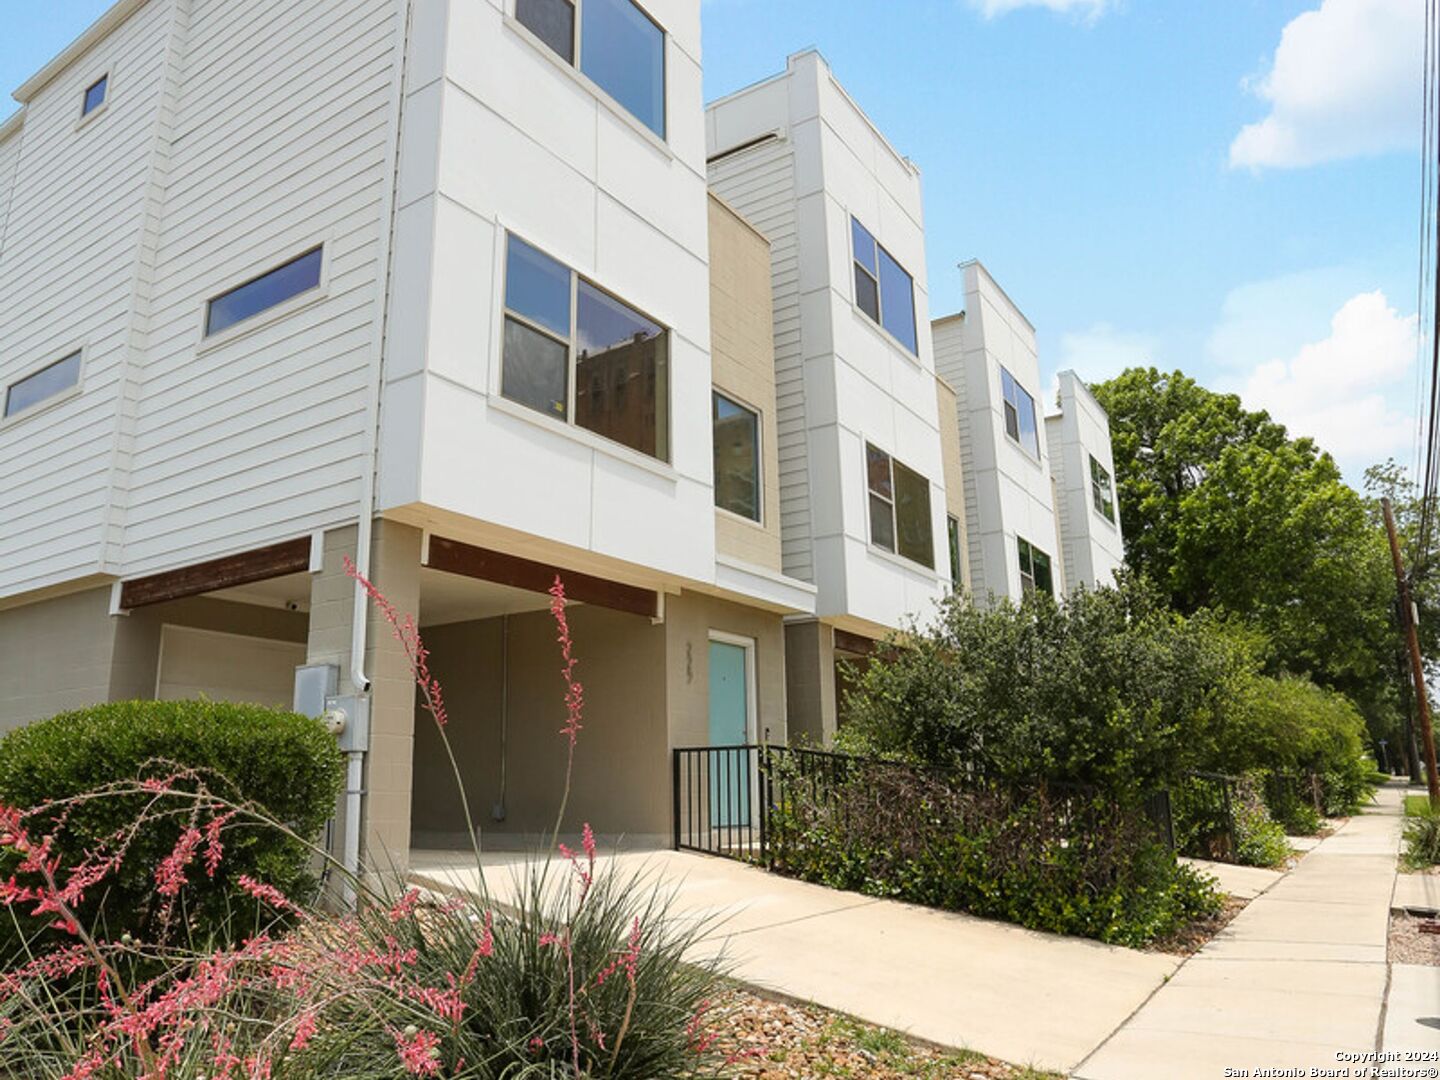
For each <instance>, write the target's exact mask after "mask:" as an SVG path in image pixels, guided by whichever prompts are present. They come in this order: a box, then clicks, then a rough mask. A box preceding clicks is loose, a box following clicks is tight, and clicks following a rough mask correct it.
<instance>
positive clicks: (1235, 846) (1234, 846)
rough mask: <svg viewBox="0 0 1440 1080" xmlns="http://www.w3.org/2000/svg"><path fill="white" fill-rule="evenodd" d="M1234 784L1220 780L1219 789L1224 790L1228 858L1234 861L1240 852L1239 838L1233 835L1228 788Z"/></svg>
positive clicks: (1233, 812) (1233, 828) (1233, 809)
mask: <svg viewBox="0 0 1440 1080" xmlns="http://www.w3.org/2000/svg"><path fill="white" fill-rule="evenodd" d="M1233 786H1234V782H1233V781H1231V780H1228V779H1227V780H1224V781H1222V782H1221V790H1222V791H1224V792H1225V831H1226V832H1227V833H1228V834H1229V836H1230V859H1231V861H1234V860H1235V859H1236V858H1238V857H1239V854H1240V838H1239V837H1238V836H1236V835H1235V808H1234V805H1233V804H1232V803H1231V801H1230V789H1231V788H1232V787H1233Z"/></svg>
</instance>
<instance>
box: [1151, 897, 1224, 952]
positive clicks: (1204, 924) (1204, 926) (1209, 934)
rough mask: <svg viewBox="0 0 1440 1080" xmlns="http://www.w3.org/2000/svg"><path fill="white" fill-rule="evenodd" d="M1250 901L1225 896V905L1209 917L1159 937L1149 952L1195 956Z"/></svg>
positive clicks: (1152, 943) (1153, 942)
mask: <svg viewBox="0 0 1440 1080" xmlns="http://www.w3.org/2000/svg"><path fill="white" fill-rule="evenodd" d="M1249 902H1250V901H1248V900H1240V899H1237V898H1236V897H1233V896H1226V897H1225V906H1224V907H1222V908H1221V909H1220V912H1219V913H1218V914H1216V915H1211V916H1210V917H1209V918H1208V919H1198V920H1196V921H1195V922H1193V923H1191V924H1190V925H1189V926H1187V927H1185V928H1184V929H1182V930H1178V931H1176V932H1175V933H1173V934H1171V935H1170V936H1169V937H1164V938H1159V939H1158V940H1156V941H1152V942H1151V943H1150V946H1149V948H1148V949H1147V950H1146V951H1147V952H1162V953H1170V954H1171V955H1172V956H1194V955H1195V954H1196V953H1197V952H1199V951H1200V950H1201V949H1203V948H1204V947H1205V945H1206V944H1207V943H1208V942H1209V941H1210V939H1211V938H1213V937H1214V936H1215V935H1216V934H1218V933H1220V931H1221V930H1224V929H1225V927H1227V926H1229V925H1230V921H1231V920H1232V919H1234V918H1235V916H1236V915H1239V914H1240V912H1242V911H1244V910H1245V905H1246V904H1248V903H1249Z"/></svg>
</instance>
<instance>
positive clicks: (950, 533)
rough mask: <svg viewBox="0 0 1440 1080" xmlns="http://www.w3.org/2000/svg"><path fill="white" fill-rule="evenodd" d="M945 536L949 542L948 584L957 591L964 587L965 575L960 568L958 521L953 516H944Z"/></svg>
mask: <svg viewBox="0 0 1440 1080" xmlns="http://www.w3.org/2000/svg"><path fill="white" fill-rule="evenodd" d="M945 535H946V537H947V539H948V540H949V541H950V584H951V585H953V586H955V588H956V590H957V591H958V590H960V589H963V588H964V587H965V582H964V576H965V575H964V574H963V573H962V572H961V566H960V519H959V518H957V517H956V516H955V515H954V514H948V515H946V518H945Z"/></svg>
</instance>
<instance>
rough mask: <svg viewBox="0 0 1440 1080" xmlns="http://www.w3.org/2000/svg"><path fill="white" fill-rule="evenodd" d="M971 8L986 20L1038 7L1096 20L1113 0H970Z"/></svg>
mask: <svg viewBox="0 0 1440 1080" xmlns="http://www.w3.org/2000/svg"><path fill="white" fill-rule="evenodd" d="M970 3H971V5H972V6H973V7H976V8H978V9H979V10H980V13H981V14H982V15H984V16H985V17H986V18H987V19H994V18H998V17H999V16H1001V15H1008V14H1009V13H1010V12H1012V11H1018V10H1019V9H1020V8H1027V7H1038V8H1046V9H1048V10H1050V11H1058V12H1060V13H1061V14H1073V15H1079V16H1082V17H1083V18H1086V19H1098V18H1099V17H1100V16H1101V15H1103V14H1104V13H1105V12H1106V11H1107V10H1108V9H1110V8H1112V7H1114V6H1115V0H970Z"/></svg>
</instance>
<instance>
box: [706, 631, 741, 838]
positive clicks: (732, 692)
mask: <svg viewBox="0 0 1440 1080" xmlns="http://www.w3.org/2000/svg"><path fill="white" fill-rule="evenodd" d="M748 655H749V654H748V651H747V650H746V649H745V647H744V646H742V645H732V644H731V643H729V642H727V641H712V642H710V745H711V746H716V747H739V746H742V745H744V744H745V743H748V742H749V741H750V702H749V695H750V680H749V677H748V674H749V673H748V672H747V671H746V664H747V660H748ZM710 824H711V826H712V827H716V828H720V827H724V826H734V825H748V824H750V751H749V750H738V749H732V750H714V751H712V752H711V753H710Z"/></svg>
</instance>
